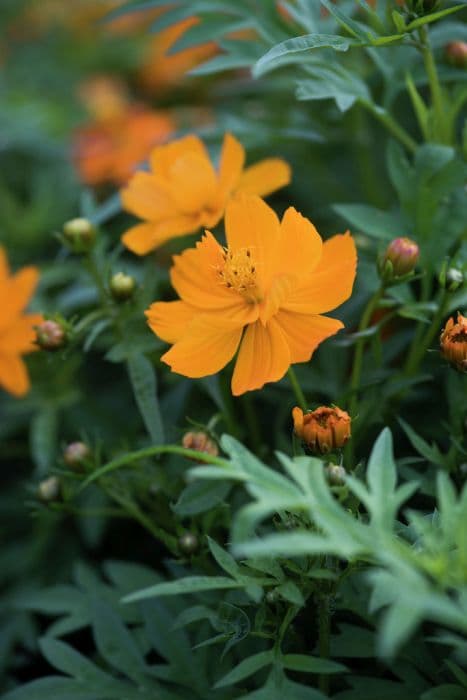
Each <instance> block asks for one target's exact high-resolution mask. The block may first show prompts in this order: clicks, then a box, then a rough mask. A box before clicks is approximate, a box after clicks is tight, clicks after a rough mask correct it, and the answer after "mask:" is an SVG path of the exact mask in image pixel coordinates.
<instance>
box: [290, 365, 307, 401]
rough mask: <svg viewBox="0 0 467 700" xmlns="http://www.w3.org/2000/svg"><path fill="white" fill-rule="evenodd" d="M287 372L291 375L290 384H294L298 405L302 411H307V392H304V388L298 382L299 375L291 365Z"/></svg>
mask: <svg viewBox="0 0 467 700" xmlns="http://www.w3.org/2000/svg"><path fill="white" fill-rule="evenodd" d="M287 374H288V375H289V380H290V384H291V385H292V389H293V392H294V394H295V398H296V399H297V403H298V405H299V406H300V408H301V409H302V411H306V410H307V408H308V404H307V402H306V398H305V394H304V393H303V391H302V388H301V386H300V384H299V383H298V379H297V375H296V374H295V370H294V369H293V367H292V366H290V367H289V371H288V373H287Z"/></svg>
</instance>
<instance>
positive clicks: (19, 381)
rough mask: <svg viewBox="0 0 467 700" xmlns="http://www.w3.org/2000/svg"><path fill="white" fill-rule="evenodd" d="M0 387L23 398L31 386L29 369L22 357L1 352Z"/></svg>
mask: <svg viewBox="0 0 467 700" xmlns="http://www.w3.org/2000/svg"><path fill="white" fill-rule="evenodd" d="M0 387H2V388H3V389H5V390H6V391H8V393H9V394H12V395H13V396H16V397H17V398H21V397H22V396H24V395H25V394H27V393H28V391H29V388H30V382H29V376H28V371H27V369H26V365H25V364H24V362H23V360H22V359H21V357H19V356H18V355H10V354H6V353H2V352H0Z"/></svg>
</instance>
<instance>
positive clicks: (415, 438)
mask: <svg viewBox="0 0 467 700" xmlns="http://www.w3.org/2000/svg"><path fill="white" fill-rule="evenodd" d="M398 421H399V423H400V424H401V426H402V428H403V430H404V432H405V434H406V435H407V437H408V438H409V440H410V442H411V443H412V446H413V447H414V448H415V449H416V450H417V452H418V453H419V454H421V455H422V457H425V459H427V460H428V461H429V462H431V463H432V464H436V465H438V466H443V465H444V464H445V461H446V460H445V457H444V455H443V454H442V453H441V452H440V451H439V448H438V447H437V445H429V444H428V443H427V442H426V441H425V440H424V439H423V438H421V437H420V435H418V434H417V433H416V432H415V430H414V429H413V428H412V427H411V426H410V425H409V424H408V423H406V422H405V420H403V419H402V418H398Z"/></svg>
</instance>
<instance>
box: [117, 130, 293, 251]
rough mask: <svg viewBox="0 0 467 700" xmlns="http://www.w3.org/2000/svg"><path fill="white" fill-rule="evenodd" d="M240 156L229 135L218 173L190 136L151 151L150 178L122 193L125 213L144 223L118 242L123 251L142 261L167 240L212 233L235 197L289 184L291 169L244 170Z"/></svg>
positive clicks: (266, 164) (279, 164) (277, 163)
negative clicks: (206, 231)
mask: <svg viewBox="0 0 467 700" xmlns="http://www.w3.org/2000/svg"><path fill="white" fill-rule="evenodd" d="M244 162H245V151H244V149H243V146H242V145H241V144H240V143H239V142H238V141H237V140H236V139H235V138H234V137H233V136H232V135H231V134H226V135H225V137H224V143H223V145H222V152H221V157H220V164H219V170H218V171H216V170H215V169H214V166H213V165H212V163H211V161H210V159H209V155H208V152H207V150H206V148H205V146H204V144H203V142H202V141H201V140H200V139H199V138H198V137H197V136H194V135H189V136H185V137H184V138H181V139H178V140H176V141H172V142H171V143H169V144H166V145H164V146H159V147H157V148H155V149H154V150H153V152H152V153H151V157H150V165H151V172H149V173H147V172H137V173H136V174H135V175H134V176H133V177H132V178H131V180H130V181H129V183H128V186H127V187H126V188H125V189H124V190H123V191H122V193H121V194H122V201H123V206H124V208H125V209H126V210H127V211H129V212H131V213H133V214H135V215H136V216H139V217H140V218H141V219H144V220H145V221H144V223H141V224H138V225H137V226H134V227H133V228H131V229H130V230H129V231H127V232H126V233H125V234H124V235H123V236H122V241H123V243H124V244H125V246H126V247H127V248H129V249H130V250H131V251H133V253H136V254H137V255H146V253H149V252H150V251H151V250H154V249H155V248H157V247H158V246H160V245H162V244H163V243H165V242H166V241H168V240H169V239H171V238H175V237H177V236H183V235H185V234H187V233H194V232H195V231H197V230H198V229H199V228H201V227H206V228H211V227H213V226H216V224H218V223H219V221H220V220H221V218H222V216H223V214H224V211H225V207H226V204H227V202H228V200H229V199H230V197H231V196H232V195H233V194H234V193H236V192H245V193H248V194H256V195H260V196H265V195H268V194H270V193H271V192H274V191H275V190H277V189H279V188H280V187H284V185H287V184H288V183H289V182H290V168H289V166H288V165H287V163H285V161H283V160H281V159H280V158H267V159H266V160H262V161H260V162H259V163H256V164H255V165H252V166H250V167H249V168H246V169H244Z"/></svg>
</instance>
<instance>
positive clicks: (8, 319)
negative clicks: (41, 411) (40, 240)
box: [0, 247, 44, 396]
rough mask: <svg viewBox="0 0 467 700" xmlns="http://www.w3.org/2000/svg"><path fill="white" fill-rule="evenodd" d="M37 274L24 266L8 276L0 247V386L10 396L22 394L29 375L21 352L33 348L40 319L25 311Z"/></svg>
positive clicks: (7, 269) (41, 319)
mask: <svg viewBox="0 0 467 700" xmlns="http://www.w3.org/2000/svg"><path fill="white" fill-rule="evenodd" d="M38 277H39V274H38V271H37V269H36V268H35V267H24V268H23V269H22V270H20V271H19V272H17V273H16V275H10V270H9V267H8V261H7V257H6V253H5V251H4V250H3V248H1V247H0V299H1V300H2V303H1V306H0V387H2V388H3V389H5V390H6V391H8V392H9V393H10V394H13V396H24V394H26V393H27V392H28V390H29V377H28V372H27V369H26V365H25V364H24V362H23V359H22V355H24V354H26V353H29V352H33V351H34V350H37V345H35V342H34V341H35V339H36V332H35V330H34V326H37V325H38V324H40V323H42V321H43V320H44V319H43V318H42V316H41V315H40V314H25V313H23V310H24V309H25V307H26V306H27V304H28V302H29V299H30V298H31V296H32V294H33V292H34V290H35V288H36V285H37V280H38Z"/></svg>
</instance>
